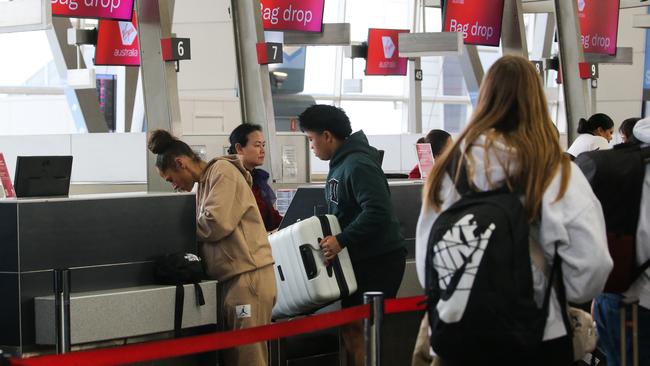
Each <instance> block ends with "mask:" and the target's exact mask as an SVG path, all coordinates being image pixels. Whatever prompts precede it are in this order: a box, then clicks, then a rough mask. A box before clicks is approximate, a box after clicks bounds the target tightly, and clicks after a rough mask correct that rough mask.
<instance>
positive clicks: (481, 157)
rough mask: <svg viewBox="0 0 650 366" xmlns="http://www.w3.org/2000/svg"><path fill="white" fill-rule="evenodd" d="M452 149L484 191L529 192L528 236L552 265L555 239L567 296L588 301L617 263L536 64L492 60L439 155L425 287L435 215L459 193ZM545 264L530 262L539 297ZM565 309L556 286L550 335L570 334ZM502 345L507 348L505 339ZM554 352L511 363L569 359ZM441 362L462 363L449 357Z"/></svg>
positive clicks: (421, 235)
mask: <svg viewBox="0 0 650 366" xmlns="http://www.w3.org/2000/svg"><path fill="white" fill-rule="evenodd" d="M455 154H460V157H461V159H463V160H464V162H465V163H466V164H467V167H468V168H467V172H468V179H469V180H470V182H469V183H470V184H471V185H472V186H473V188H474V189H477V190H479V191H487V190H492V189H496V188H499V187H503V186H506V187H508V188H509V189H510V190H512V191H514V190H517V191H520V192H523V193H524V196H523V197H522V200H523V204H524V208H525V212H526V213H527V216H528V220H529V222H531V228H530V233H531V238H535V240H534V242H536V244H535V245H538V246H539V248H540V249H541V250H542V252H543V253H544V257H545V259H546V262H547V265H548V266H550V264H551V261H552V258H553V256H554V254H555V248H556V243H557V244H558V253H559V256H560V257H561V259H562V271H563V279H562V280H563V281H564V284H565V287H566V297H567V300H568V301H571V302H575V303H585V302H588V301H591V300H592V299H593V298H594V297H595V296H597V295H598V294H599V293H600V292H601V291H602V289H603V287H604V285H605V281H606V279H607V276H608V275H609V272H610V271H611V269H612V266H613V262H612V259H611V257H610V255H609V252H608V250H607V238H606V232H605V222H604V218H603V213H602V208H601V206H600V203H599V202H598V200H597V199H596V197H595V195H594V194H593V192H592V190H591V187H590V186H589V183H588V182H587V180H586V178H585V177H584V175H583V174H582V172H581V171H580V169H579V168H578V167H577V166H576V165H574V164H573V163H572V162H571V161H570V160H569V158H568V157H567V156H566V155H565V154H564V153H563V152H562V150H561V148H560V143H559V139H558V137H557V134H556V133H555V130H554V128H553V123H552V121H551V118H550V116H549V114H548V104H547V101H546V97H545V95H544V90H543V88H542V85H541V83H540V81H539V76H538V75H537V73H536V71H535V68H534V66H533V65H532V64H531V63H530V62H529V61H527V60H526V59H524V58H521V57H518V56H504V57H502V58H500V59H499V60H497V61H496V62H495V63H494V65H493V66H492V67H491V68H490V70H489V71H488V73H487V74H486V76H485V78H484V79H483V83H482V85H481V89H480V92H479V100H478V104H477V106H476V109H475V111H474V114H473V116H472V118H471V120H470V122H469V124H468V125H467V127H466V128H465V130H464V131H463V132H462V133H461V135H460V136H459V138H458V140H457V142H456V143H455V144H454V145H453V147H452V148H450V149H449V150H448V151H447V153H445V154H444V155H443V156H442V157H441V158H440V159H439V161H438V162H437V163H436V165H435V166H434V168H433V171H432V172H431V175H430V177H429V179H428V180H427V183H426V185H425V188H424V192H423V204H422V209H421V211H420V217H419V219H418V224H417V229H416V251H415V253H416V267H417V274H418V278H419V280H420V283H421V285H422V286H423V288H424V286H425V283H424V282H425V268H424V266H425V258H426V250H427V244H428V241H429V235H430V232H431V228H432V226H433V223H434V222H435V221H436V218H438V216H439V215H440V214H441V212H442V211H445V210H446V209H448V208H449V207H450V206H451V205H452V204H453V203H455V202H457V201H458V200H459V199H460V195H459V193H458V191H457V190H456V187H455V182H454V179H458V178H457V177H451V176H450V175H449V174H448V173H447V168H448V165H449V164H451V161H452V160H453V159H454V155H455ZM544 270H545V269H543V268H537V267H536V266H535V265H533V266H532V272H533V288H534V292H535V298H536V299H539V298H543V294H544V290H545V289H546V285H547V283H546V276H545V275H544ZM560 311H561V310H560V305H559V303H558V301H557V298H556V296H555V294H554V293H553V294H552V296H551V306H550V308H549V315H548V318H547V321H546V326H545V331H544V336H543V339H544V340H545V341H551V340H558V339H560V338H561V337H565V336H566V335H567V331H566V328H565V326H564V324H563V321H562V315H561V313H560ZM567 341H568V340H567ZM544 344H549V342H545V343H544ZM544 350H545V349H544ZM434 351H435V350H434ZM504 352H506V354H507V345H504ZM556 357H557V355H554V354H553V352H540V354H535V355H530V357H529V358H527V359H526V360H518V361H519V362H514V363H513V364H521V365H524V364H525V365H538V364H539V365H556V366H558V365H564V364H566V365H569V364H571V363H572V360H566V359H564V358H563V359H561V360H558V359H556ZM500 361H501V360H491V361H487V360H486V362H484V364H497V363H498V364H499V365H503V364H504V363H503V362H500ZM491 362H492V363H491ZM440 364H441V366H445V365H459V363H457V362H453V363H452V362H449V361H448V360H445V359H441V360H440ZM461 364H462V363H461ZM508 364H510V363H508ZM463 366H465V365H463Z"/></svg>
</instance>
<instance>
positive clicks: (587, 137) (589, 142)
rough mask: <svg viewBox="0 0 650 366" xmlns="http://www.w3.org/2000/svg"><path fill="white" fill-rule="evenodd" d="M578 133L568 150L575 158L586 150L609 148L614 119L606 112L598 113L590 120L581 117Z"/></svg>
mask: <svg viewBox="0 0 650 366" xmlns="http://www.w3.org/2000/svg"><path fill="white" fill-rule="evenodd" d="M578 133H579V135H578V137H577V138H576V139H575V141H573V143H572V144H571V146H570V147H569V150H567V152H568V153H569V154H571V155H572V156H573V157H574V158H576V157H578V155H580V154H582V153H583V152H585V151H594V150H607V149H609V148H610V145H609V142H610V141H612V134H613V133H614V121H612V119H611V118H610V117H609V116H608V115H606V114H604V113H596V114H594V115H593V116H591V117H589V119H588V120H587V119H584V118H580V122H579V123H578Z"/></svg>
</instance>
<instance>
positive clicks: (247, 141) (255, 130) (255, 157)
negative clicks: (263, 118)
mask: <svg viewBox="0 0 650 366" xmlns="http://www.w3.org/2000/svg"><path fill="white" fill-rule="evenodd" d="M229 141H230V148H229V149H228V153H229V154H237V156H238V157H239V160H241V162H242V164H243V165H244V167H245V168H246V170H248V171H249V172H250V173H251V177H252V178H253V187H252V188H253V195H255V201H257V208H259V210H260V214H261V215H262V220H264V226H265V227H266V231H273V230H275V229H277V228H278V227H279V226H280V222H282V216H281V215H280V213H279V212H278V210H276V208H275V201H276V197H275V192H273V189H272V188H271V186H270V185H269V183H268V181H269V173H268V172H267V171H266V170H264V169H260V168H258V167H259V166H261V165H262V164H264V157H265V148H266V140H264V134H263V133H262V126H260V125H256V124H252V123H243V124H241V125H239V126H237V127H236V128H235V129H234V130H233V131H232V132H231V133H230V138H229Z"/></svg>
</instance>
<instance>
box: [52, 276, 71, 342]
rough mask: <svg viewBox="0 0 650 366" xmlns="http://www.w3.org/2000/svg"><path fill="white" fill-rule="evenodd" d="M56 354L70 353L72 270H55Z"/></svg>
mask: <svg viewBox="0 0 650 366" xmlns="http://www.w3.org/2000/svg"><path fill="white" fill-rule="evenodd" d="M54 312H55V315H54V320H55V327H54V329H55V331H56V353H59V354H62V353H67V352H70V270H69V269H55V270H54Z"/></svg>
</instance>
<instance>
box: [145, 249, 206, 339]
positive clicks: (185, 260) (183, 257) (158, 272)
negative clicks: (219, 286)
mask: <svg viewBox="0 0 650 366" xmlns="http://www.w3.org/2000/svg"><path fill="white" fill-rule="evenodd" d="M155 278H156V281H157V282H158V283H160V284H162V285H175V286H176V299H175V303H174V304H175V305H174V336H175V337H179V336H180V335H181V326H182V323H183V302H184V300H185V289H184V287H183V285H184V284H188V283H191V284H194V293H195V294H196V306H203V305H205V299H204V297H203V290H201V286H200V285H199V282H201V281H202V280H203V279H204V278H205V272H204V270H203V265H202V263H201V258H199V257H198V256H197V255H196V254H192V253H174V254H167V255H164V256H162V257H160V258H158V259H157V260H156V267H155Z"/></svg>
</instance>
